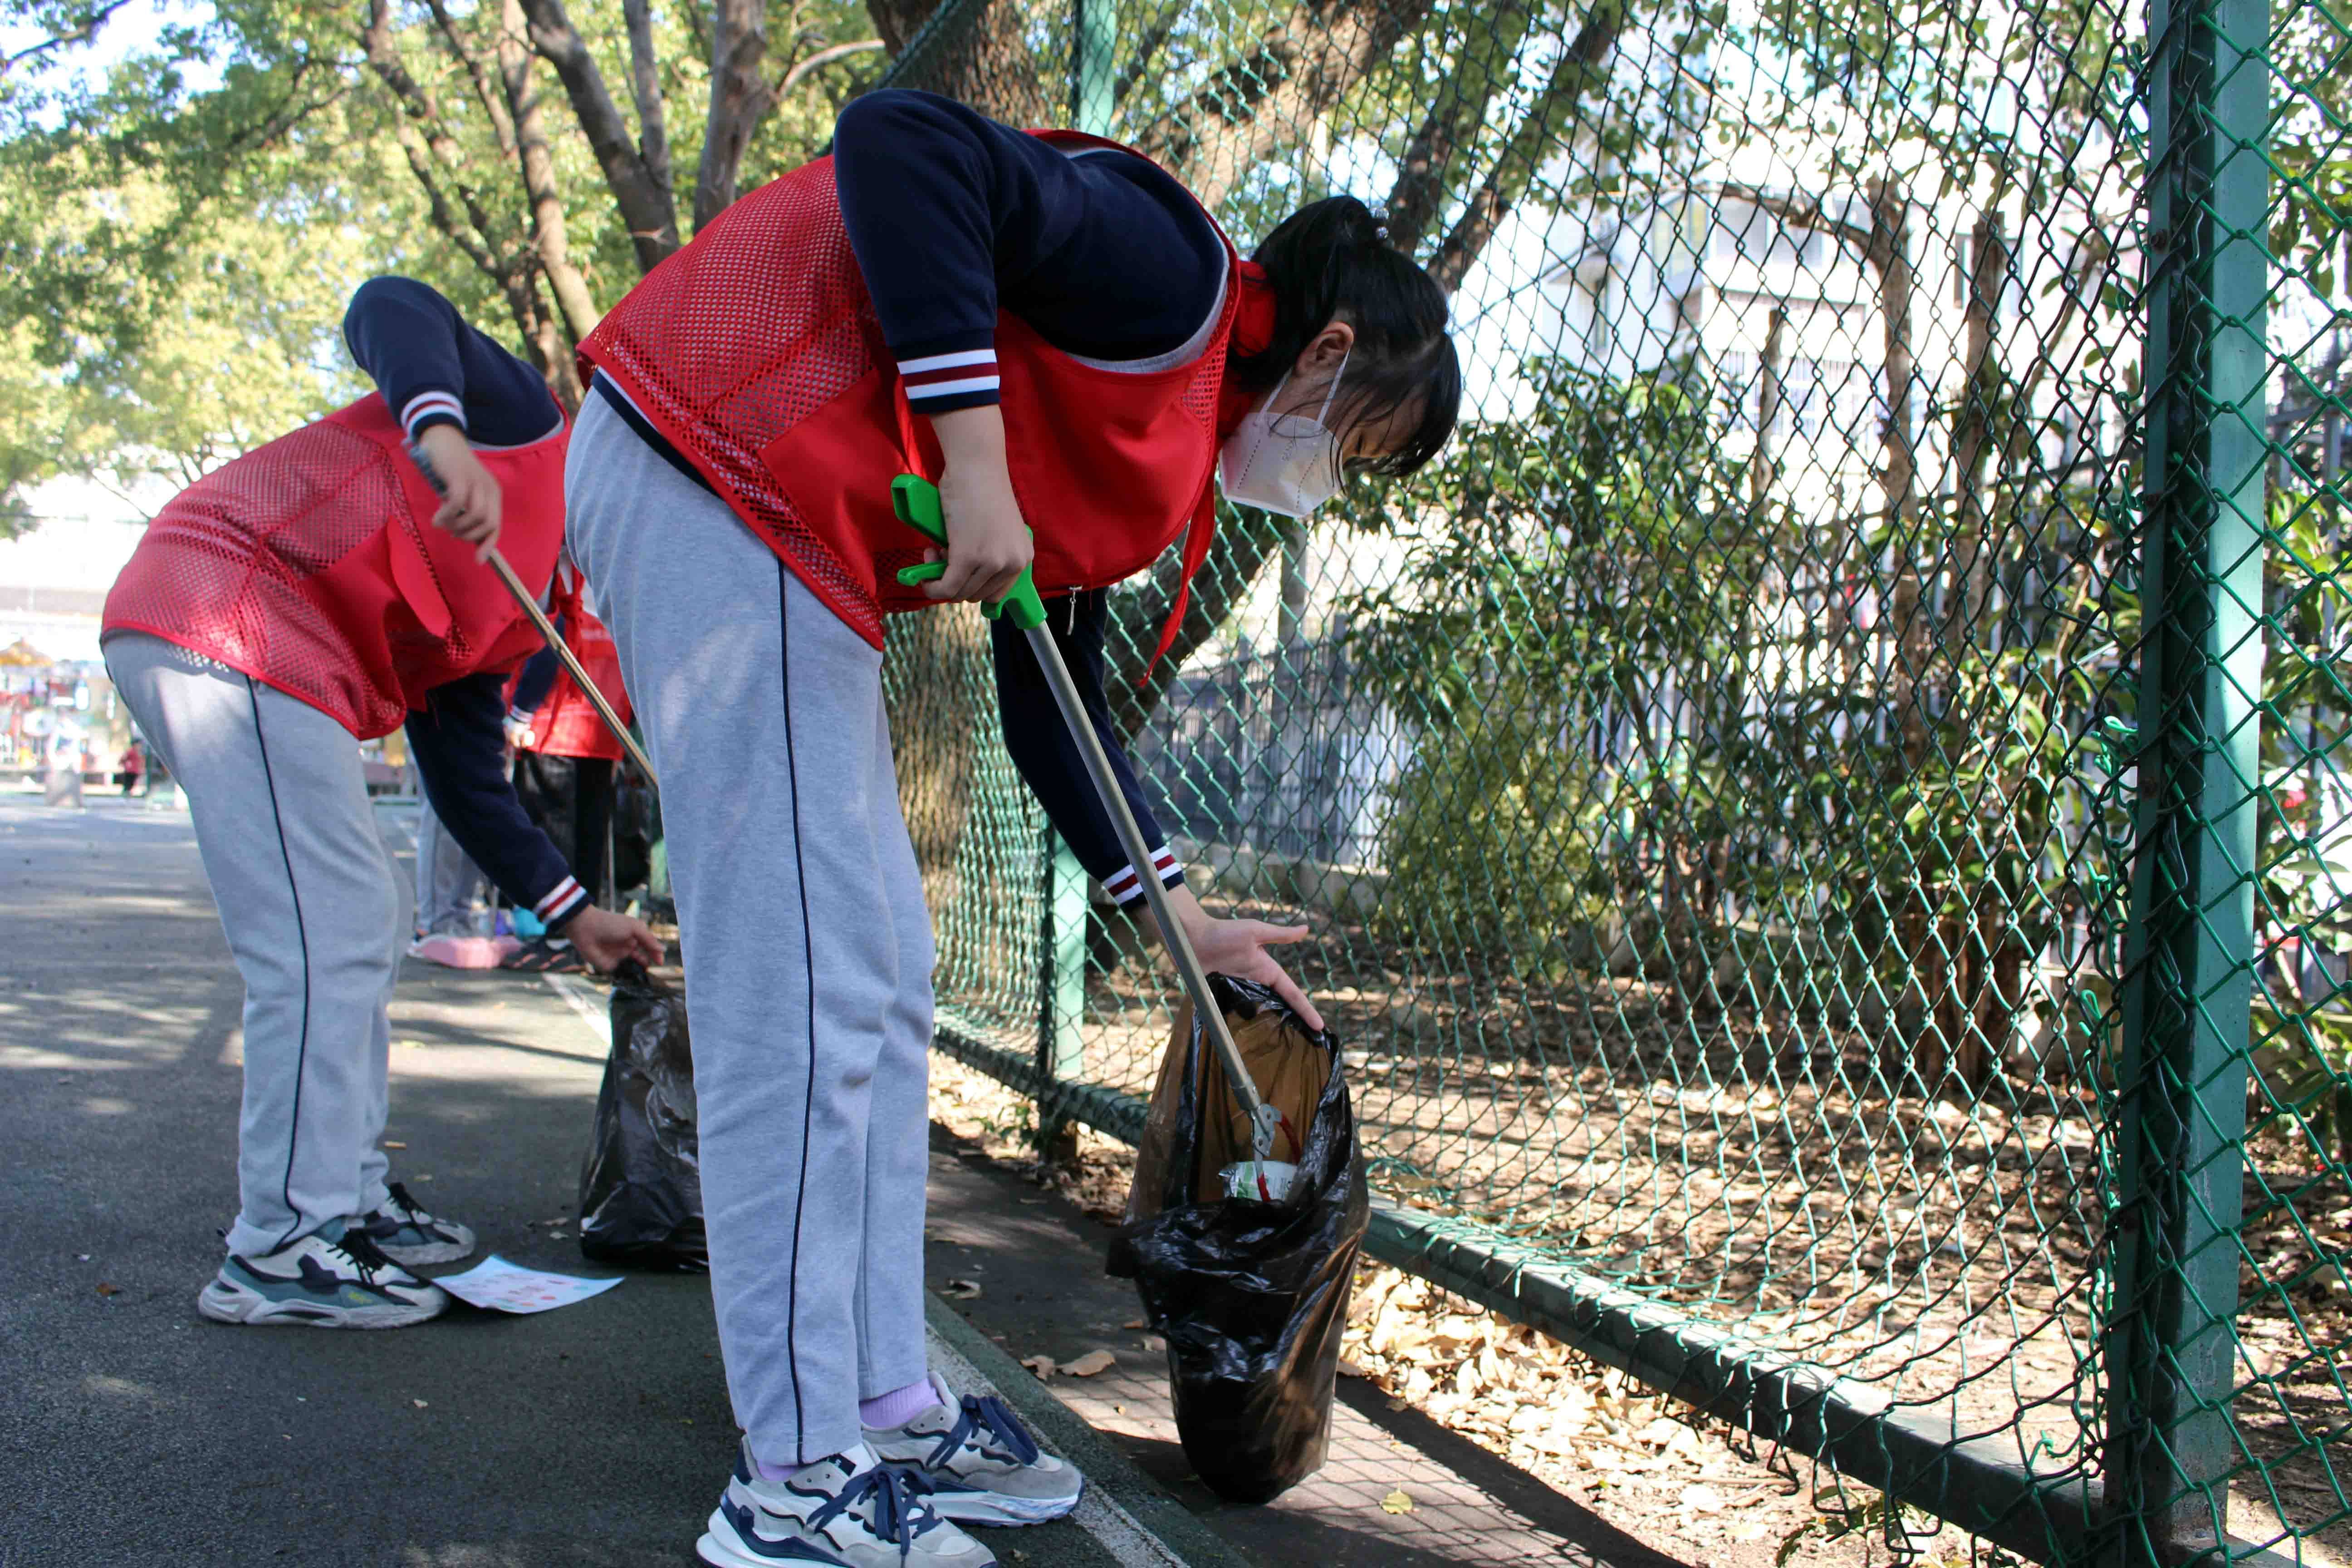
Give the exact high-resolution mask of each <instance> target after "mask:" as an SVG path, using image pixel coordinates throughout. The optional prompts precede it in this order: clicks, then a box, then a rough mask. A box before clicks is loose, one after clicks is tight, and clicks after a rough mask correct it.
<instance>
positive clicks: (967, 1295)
mask: <svg viewBox="0 0 2352 1568" xmlns="http://www.w3.org/2000/svg"><path fill="white" fill-rule="evenodd" d="M979 1294H980V1281H979V1280H977V1279H950V1280H949V1281H948V1282H947V1284H946V1285H944V1286H942V1287H941V1288H940V1295H942V1296H945V1297H946V1298H947V1299H948V1300H950V1301H969V1300H972V1299H973V1298H974V1297H976V1296H978V1295H979Z"/></svg>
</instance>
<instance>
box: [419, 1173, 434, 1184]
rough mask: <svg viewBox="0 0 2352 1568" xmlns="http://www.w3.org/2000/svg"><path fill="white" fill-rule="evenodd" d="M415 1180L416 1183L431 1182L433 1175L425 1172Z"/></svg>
mask: <svg viewBox="0 0 2352 1568" xmlns="http://www.w3.org/2000/svg"><path fill="white" fill-rule="evenodd" d="M416 1179H417V1180H418V1181H420V1182H429V1181H431V1180H432V1179H433V1173H432V1172H430V1171H427V1172H425V1174H423V1175H421V1176H419V1177H417V1178H416Z"/></svg>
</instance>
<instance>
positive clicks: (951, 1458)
mask: <svg viewBox="0 0 2352 1568" xmlns="http://www.w3.org/2000/svg"><path fill="white" fill-rule="evenodd" d="M931 1386H932V1388H934V1389H936V1390H937V1391H938V1392H939V1396H940V1403H938V1404H937V1405H932V1406H931V1407H930V1408H929V1410H926V1411H924V1412H923V1413H922V1414H921V1415H918V1416H916V1417H915V1418H914V1419H913V1420H911V1421H909V1422H908V1423H907V1424H906V1425H905V1426H888V1427H876V1426H868V1427H867V1428H866V1443H867V1445H868V1446H869V1447H872V1448H873V1450H874V1451H875V1452H876V1453H877V1454H878V1455H880V1456H881V1457H882V1459H883V1461H884V1462H885V1463H887V1464H893V1465H909V1466H912V1467H914V1468H917V1469H919V1470H920V1471H922V1473H923V1478H924V1479H926V1480H928V1481H929V1483H930V1488H931V1506H932V1507H933V1508H934V1509H936V1510H939V1513H940V1518H942V1519H952V1520H955V1521H958V1522H959V1523H962V1524H1043V1523H1044V1522H1045V1521H1047V1520H1049V1519H1059V1518H1061V1517H1062V1516H1063V1515H1064V1514H1066V1513H1067V1512H1069V1511H1070V1510H1072V1509H1074V1508H1076V1507H1077V1506H1078V1499H1079V1498H1080V1497H1082V1496H1084V1495H1085V1493H1086V1489H1087V1479H1086V1477H1084V1476H1082V1475H1080V1474H1079V1473H1078V1468H1077V1467H1076V1465H1073V1464H1071V1463H1070V1462H1069V1461H1068V1460H1066V1459H1061V1458H1055V1456H1054V1455H1052V1454H1048V1453H1046V1452H1045V1450H1044V1449H1043V1448H1040V1447H1038V1446H1037V1439H1036V1438H1034V1437H1033V1436H1030V1435H1029V1429H1028V1428H1027V1427H1025V1426H1022V1425H1021V1418H1020V1417H1019V1416H1017V1415H1013V1412H1012V1411H1011V1410H1010V1409H1009V1408H1007V1407H1006V1405H1005V1403H1004V1401H1003V1400H1002V1399H999V1398H997V1397H996V1396H995V1395H994V1394H990V1395H988V1396H986V1397H985V1398H982V1397H980V1396H976V1395H973V1394H966V1395H964V1396H963V1398H961V1399H958V1398H957V1397H956V1396H955V1394H954V1391H953V1390H951V1389H950V1388H949V1387H948V1385H947V1384H946V1383H945V1382H944V1381H942V1380H941V1379H940V1374H939V1373H931Z"/></svg>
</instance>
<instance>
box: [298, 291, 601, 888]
mask: <svg viewBox="0 0 2352 1568" xmlns="http://www.w3.org/2000/svg"><path fill="white" fill-rule="evenodd" d="M343 342H345V343H346V344H348V345H349V346H350V348H351V351H352V359H354V360H356V361H357V362H358V363H359V367H360V368H361V369H362V370H363V371H365V372H367V374H369V376H370V377H372V378H373V380H374V382H375V384H376V390H377V391H378V392H381V393H382V394H383V400H384V402H385V403H387V404H389V405H391V407H392V410H393V412H394V415H395V416H397V417H398V418H399V420H400V422H401V424H402V426H404V427H405V428H406V429H407V431H408V434H409V438H410V439H412V440H414V439H415V437H416V436H417V435H418V434H419V433H420V432H422V431H424V430H425V429H428V428H429V427H431V426H435V425H455V426H457V428H459V429H460V430H463V431H464V432H465V433H466V438H467V440H469V441H471V442H473V443H474V444H475V445H477V446H483V447H519V446H521V445H523V444H525V443H527V442H530V441H536V440H539V439H540V438H541V437H544V436H547V435H549V434H551V433H552V432H553V431H554V429H555V427H556V426H558V425H560V424H561V423H562V418H563V415H562V410H561V409H560V408H558V407H557V406H556V403H555V399H554V398H553V397H552V396H551V395H549V393H548V390H547V383H546V382H545V381H544V380H543V379H541V376H540V374H539V373H538V372H537V371H535V370H533V369H531V368H530V366H529V365H527V364H525V363H523V362H522V361H521V360H520V359H517V358H516V357H515V356H514V355H513V354H511V353H508V352H507V351H506V350H505V349H502V348H500V347H499V345H498V344H497V343H496V342H492V341H491V340H490V338H489V337H488V336H487V335H485V334H484V333H483V332H481V331H478V330H477V329H475V328H473V327H470V326H468V325H467V323H466V321H465V320H464V318H463V317H461V316H459V315H458V314H457V307H456V306H455V305H452V304H451V303H450V302H449V301H448V300H445V299H443V298H442V297H441V296H440V295H439V294H438V293H436V292H435V291H434V290H433V289H430V288H427V287H426V286H425V285H424V284H422V283H419V282H417V281H415V279H408V278H371V279H368V280H367V281H366V282H365V283H362V284H361V285H360V287H359V289H358V291H357V292H356V293H354V294H353V295H352V303H351V309H350V310H347V311H346V312H345V313H344V315H343ZM505 689H506V676H505V675H504V674H502V673H498V672H487V671H486V672H484V673H483V674H480V675H469V676H467V677H466V678H465V679H462V680H453V681H450V682H448V683H446V685H442V686H436V687H435V688H434V689H432V690H431V691H429V692H427V693H425V706H424V708H422V709H420V710H416V711H414V712H412V713H410V714H409V716H408V727H407V733H408V749H409V753H410V754H411V755H412V756H414V757H415V759H416V771H417V773H418V774H419V775H420V776H421V777H422V778H423V779H424V781H425V795H426V797H427V798H429V799H430V800H431V801H432V802H433V810H434V813H435V814H436V816H439V817H440V818H441V821H442V824H443V826H446V827H447V828H448V829H449V832H450V834H451V835H452V836H453V837H455V838H456V839H457V842H458V844H459V845H461V846H462V847H464V848H465V851H466V853H467V855H469V856H471V857H473V860H474V864H475V865H477V866H479V867H480V868H482V871H483V874H484V875H486V876H488V878H489V879H490V880H491V881H492V882H494V883H496V884H497V886H498V889H499V891H500V892H501V893H504V894H505V895H506V896H507V898H508V899H509V900H511V901H512V902H513V903H515V904H516V905H517V906H518V907H520V908H523V909H528V910H532V911H533V912H534V913H536V914H538V915H539V916H540V918H541V919H542V920H544V921H546V922H547V924H548V926H549V928H550V929H551V930H552V929H554V928H556V927H559V926H562V924H564V923H565V922H566V921H570V920H571V919H572V917H573V916H574V915H577V914H578V913H579V912H580V911H581V910H584V909H586V908H587V907H588V895H587V892H586V891H585V890H584V889H582V887H581V886H580V884H579V883H578V882H576V881H574V880H573V879H572V872H571V870H570V868H568V867H567V866H566V865H565V864H564V859H563V852H562V850H560V849H558V848H557V847H555V844H554V842H553V841H552V840H551V839H550V838H549V837H547V835H546V834H545V833H543V832H541V830H540V827H539V826H538V825H537V824H536V823H534V822H532V821H531V819H530V815H529V814H528V813H526V812H525V811H524V810H523V808H522V802H521V801H520V800H518V799H517V798H516V797H515V792H514V781H513V780H512V779H511V778H510V777H509V775H508V772H507V763H506V731H505V729H504V726H503V721H504V720H505V717H506V701H505V696H504V693H505Z"/></svg>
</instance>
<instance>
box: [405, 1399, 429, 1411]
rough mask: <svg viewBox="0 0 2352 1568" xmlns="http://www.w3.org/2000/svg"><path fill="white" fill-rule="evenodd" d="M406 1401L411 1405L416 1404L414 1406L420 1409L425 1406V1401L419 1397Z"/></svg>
mask: <svg viewBox="0 0 2352 1568" xmlns="http://www.w3.org/2000/svg"><path fill="white" fill-rule="evenodd" d="M408 1403H410V1404H411V1405H415V1406H416V1408H418V1409H419V1410H422V1409H424V1408H425V1401H423V1400H421V1399H412V1400H410V1401H409V1402H408Z"/></svg>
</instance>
